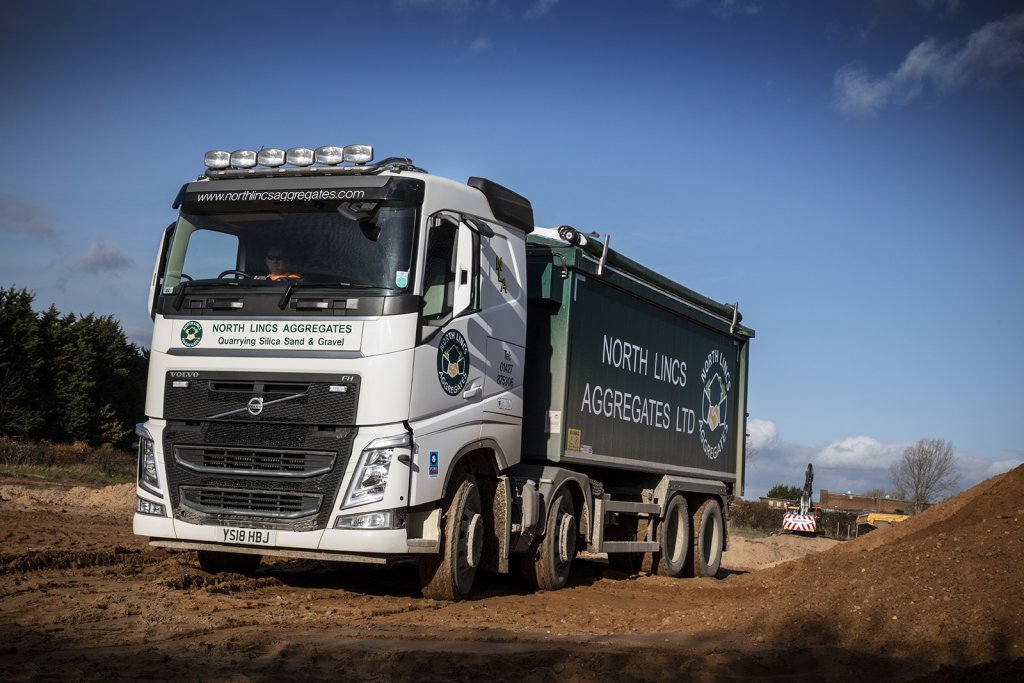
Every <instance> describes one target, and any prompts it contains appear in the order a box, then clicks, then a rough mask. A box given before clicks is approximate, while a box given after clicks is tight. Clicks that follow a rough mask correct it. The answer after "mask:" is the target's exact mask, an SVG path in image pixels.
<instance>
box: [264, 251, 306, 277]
mask: <svg viewBox="0 0 1024 683" xmlns="http://www.w3.org/2000/svg"><path fill="white" fill-rule="evenodd" d="M266 260H267V270H268V271H269V272H268V274H267V275H260V276H257V279H260V280H274V281H281V280H301V279H302V276H301V275H299V274H298V273H293V272H291V270H289V264H288V252H286V251H285V250H284V249H282V248H281V247H276V246H275V247H270V248H269V249H267V256H266Z"/></svg>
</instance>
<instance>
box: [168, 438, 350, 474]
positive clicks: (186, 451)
mask: <svg viewBox="0 0 1024 683" xmlns="http://www.w3.org/2000/svg"><path fill="white" fill-rule="evenodd" d="M335 456H336V453H332V452H329V451H328V452H324V451H302V450H280V449H274V448H237V447H234V448H228V447H211V446H188V445H179V446H175V447H174V459H175V460H176V461H177V462H178V463H179V464H180V465H182V466H184V467H187V468H189V469H191V470H194V471H196V472H212V473H223V474H255V475H260V474H267V475H277V476H285V477H315V476H317V475H320V474H324V473H325V472H330V471H331V468H332V467H334V460H335Z"/></svg>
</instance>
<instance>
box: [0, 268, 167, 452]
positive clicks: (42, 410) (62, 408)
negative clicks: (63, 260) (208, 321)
mask: <svg viewBox="0 0 1024 683" xmlns="http://www.w3.org/2000/svg"><path fill="white" fill-rule="evenodd" d="M34 300H35V295H34V294H33V293H32V292H30V291H29V290H27V289H15V288H13V287H12V288H10V289H6V290H0V436H3V437H8V438H13V439H18V440H39V439H47V440H50V441H54V442H68V441H81V442H85V443H87V444H90V445H93V446H100V445H110V446H119V447H126V446H128V445H130V443H131V439H132V433H133V425H134V424H135V422H137V421H139V420H140V419H141V417H142V414H143V410H144V402H145V391H146V388H145V387H146V368H147V365H148V361H149V353H148V351H147V350H146V349H143V348H141V347H139V346H136V345H135V344H133V343H131V342H129V341H128V339H127V337H126V336H125V334H124V331H123V330H122V329H121V324H120V323H119V322H117V320H115V319H114V318H113V317H112V316H96V315H93V314H89V315H85V316H76V315H74V314H73V313H72V314H67V315H61V314H60V313H59V312H58V311H57V309H56V308H55V307H54V306H50V308H48V309H47V310H45V311H43V312H42V313H37V312H36V311H35V310H34V308H33V303H34Z"/></svg>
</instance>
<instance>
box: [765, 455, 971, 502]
mask: <svg viewBox="0 0 1024 683" xmlns="http://www.w3.org/2000/svg"><path fill="white" fill-rule="evenodd" d="M889 475H890V478H891V479H892V485H893V488H892V490H891V491H888V492H887V491H886V490H885V489H881V488H874V489H871V490H869V491H865V492H864V494H863V495H865V496H868V497H870V498H884V497H885V496H890V497H892V498H895V499H897V500H907V501H911V502H912V503H914V511H915V512H920V511H921V510H922V509H924V506H925V505H928V504H930V503H934V502H937V501H938V500H940V499H941V498H942V497H944V496H946V495H948V494H950V493H952V492H953V490H954V489H955V488H956V486H957V484H958V483H959V481H960V477H959V475H958V474H957V472H956V453H955V451H954V449H953V444H951V443H949V442H948V441H945V440H943V439H921V440H919V441H918V442H917V443H915V444H914V445H913V446H910V447H909V448H907V449H906V450H904V451H903V457H901V458H900V459H899V460H898V461H897V462H896V463H895V464H894V465H893V466H892V469H891V470H890V472H889ZM801 491H802V489H801V488H800V487H799V486H787V485H785V484H776V485H775V486H773V487H771V488H770V489H768V497H769V498H784V499H786V500H799V499H800V494H801Z"/></svg>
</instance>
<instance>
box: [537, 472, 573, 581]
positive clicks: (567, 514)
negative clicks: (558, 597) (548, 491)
mask: <svg viewBox="0 0 1024 683" xmlns="http://www.w3.org/2000/svg"><path fill="white" fill-rule="evenodd" d="M578 536H579V530H578V526H577V522H576V511H575V508H574V507H573V504H572V496H570V495H569V492H568V491H566V490H565V489H562V490H561V491H559V492H558V494H557V495H556V496H555V497H554V499H553V500H552V501H551V505H550V506H548V517H547V526H546V527H545V532H544V536H543V537H542V538H539V539H537V540H536V541H534V543H533V546H532V547H531V548H530V551H529V553H528V554H527V557H526V559H525V562H524V563H525V565H526V566H525V570H526V578H527V582H528V583H530V584H531V585H532V586H533V587H535V588H538V589H540V590H546V591H553V590H558V589H559V588H562V587H563V586H564V585H565V584H566V582H567V581H568V580H569V570H570V569H571V568H572V561H573V559H574V558H575V557H576V541H577V538H578Z"/></svg>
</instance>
